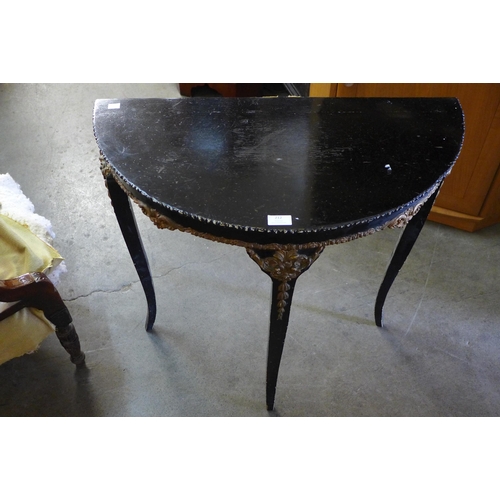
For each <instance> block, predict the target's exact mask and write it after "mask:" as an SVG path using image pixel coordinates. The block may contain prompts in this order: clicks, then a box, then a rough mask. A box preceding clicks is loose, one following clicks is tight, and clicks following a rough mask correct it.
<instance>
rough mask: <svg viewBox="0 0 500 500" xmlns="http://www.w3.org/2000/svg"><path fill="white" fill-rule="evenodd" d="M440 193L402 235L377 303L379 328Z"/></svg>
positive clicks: (380, 289) (426, 203)
mask: <svg viewBox="0 0 500 500" xmlns="http://www.w3.org/2000/svg"><path fill="white" fill-rule="evenodd" d="M438 192H439V189H436V191H434V193H433V194H432V195H431V196H430V197H429V198H428V199H427V200H426V202H425V203H424V204H423V205H422V207H421V208H420V210H419V211H418V212H417V213H416V214H415V215H414V216H413V217H412V218H411V219H410V220H409V221H408V224H407V225H406V227H405V229H404V231H403V233H402V234H401V237H400V239H399V242H398V244H397V246H396V249H395V250H394V253H393V255H392V258H391V261H390V263H389V266H388V267H387V271H386V273H385V277H384V280H383V281H382V284H381V285H380V288H379V291H378V295H377V299H376V301H375V323H376V325H377V326H380V327H381V326H383V322H382V309H383V307H384V302H385V299H386V297H387V294H388V293H389V290H390V288H391V286H392V284H393V283H394V280H395V279H396V276H397V275H398V273H399V271H400V270H401V268H402V267H403V264H404V263H405V261H406V258H407V257H408V255H409V254H410V252H411V249H412V248H413V245H414V244H415V241H417V238H418V235H419V234H420V231H421V230H422V228H423V227H424V224H425V221H426V220H427V216H428V215H429V212H430V211H431V208H432V205H433V204H434V200H435V199H436V196H437V194H438Z"/></svg>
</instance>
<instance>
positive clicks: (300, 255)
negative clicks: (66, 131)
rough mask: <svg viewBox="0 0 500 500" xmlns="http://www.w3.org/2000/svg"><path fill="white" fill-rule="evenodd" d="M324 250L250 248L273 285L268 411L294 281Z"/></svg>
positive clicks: (272, 405) (268, 366)
mask: <svg viewBox="0 0 500 500" xmlns="http://www.w3.org/2000/svg"><path fill="white" fill-rule="evenodd" d="M324 248H325V247H324V245H322V246H318V247H315V248H311V249H306V250H297V249H294V248H292V249H290V248H281V249H278V250H253V249H250V248H247V252H248V255H249V256H250V257H251V258H252V259H253V260H254V261H255V262H256V263H257V264H258V265H259V267H260V268H261V269H262V271H264V272H265V273H266V274H268V275H269V276H270V277H271V279H272V282H273V292H272V300H271V318H270V327H269V345H268V353H267V381H266V403H267V409H268V410H269V411H272V410H273V409H274V399H275V395H276V385H277V382H278V372H279V366H280V362H281V356H282V354H283V347H284V345H285V337H286V331H287V328H288V320H289V318H290V309H291V305H292V297H293V291H294V289H295V282H296V281H297V278H298V277H299V276H300V275H301V274H302V273H303V272H305V271H307V270H308V269H309V268H310V267H311V265H312V264H313V262H314V261H315V260H316V259H317V258H318V257H319V256H320V254H321V252H322V251H323V249H324Z"/></svg>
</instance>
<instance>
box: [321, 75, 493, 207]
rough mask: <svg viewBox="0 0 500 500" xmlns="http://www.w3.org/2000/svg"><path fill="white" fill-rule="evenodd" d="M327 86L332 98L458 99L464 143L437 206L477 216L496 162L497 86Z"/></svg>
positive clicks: (460, 84)
mask: <svg viewBox="0 0 500 500" xmlns="http://www.w3.org/2000/svg"><path fill="white" fill-rule="evenodd" d="M331 90H335V95H336V96H337V97H457V98H458V99H459V100H460V104H461V105H462V108H463V110H464V115H465V138H464V144H463V148H462V152H461V153H460V157H459V159H458V161H457V163H456V165H455V166H454V168H453V171H452V173H451V174H450V175H449V176H448V178H447V179H446V181H445V182H444V185H443V188H442V189H441V192H440V194H439V196H438V198H437V200H436V206H439V207H442V208H446V209H448V210H453V211H456V212H461V213H464V214H468V215H472V216H479V215H480V212H481V208H482V206H483V203H484V201H485V199H486V196H487V194H488V191H489V189H490V186H491V184H492V182H493V179H494V177H495V174H496V172H497V170H498V166H499V163H500V129H499V128H498V121H499V119H500V84H497V83H492V84H489V83H487V84H466V83H440V84H427V83H425V84H424V83H405V84H396V83H394V84H393V83H380V84H379V83H355V84H343V83H339V84H332V86H331ZM330 95H332V94H330Z"/></svg>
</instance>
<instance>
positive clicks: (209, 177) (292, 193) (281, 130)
mask: <svg viewBox="0 0 500 500" xmlns="http://www.w3.org/2000/svg"><path fill="white" fill-rule="evenodd" d="M116 102H120V108H119V109H108V104H110V103H116ZM94 130H95V135H96V139H97V142H98V145H99V148H100V149H101V151H102V152H103V153H104V155H105V156H106V158H107V159H108V161H109V162H110V164H111V165H112V167H113V168H114V169H115V170H116V172H117V173H118V174H119V175H120V176H121V177H123V178H124V179H125V180H126V181H127V183H128V184H129V185H130V187H131V191H133V192H134V194H135V195H136V196H139V197H142V198H143V199H144V200H145V201H147V202H148V203H149V204H151V205H153V206H155V207H156V208H160V209H161V210H163V211H164V212H165V213H166V214H167V215H169V216H171V217H172V218H174V220H177V221H178V222H180V223H182V224H185V225H189V226H191V227H195V226H198V227H197V229H200V230H204V231H206V232H211V233H213V234H214V235H216V236H217V235H219V236H223V237H230V238H236V239H238V238H239V239H243V240H246V241H253V240H255V239H256V238H259V239H260V240H261V241H262V242H264V243H266V242H270V241H276V242H290V243H297V242H303V241H304V242H305V241H314V240H318V238H317V236H314V235H312V234H311V231H319V232H320V233H322V234H323V235H324V236H325V237H327V236H329V237H338V236H342V235H344V234H348V233H349V232H352V230H350V229H349V228H348V227H347V224H348V223H350V222H353V221H359V220H361V221H363V223H362V224H361V225H360V226H359V227H358V229H360V228H364V227H366V228H368V227H369V226H370V225H371V224H375V223H378V222H379V221H380V220H383V219H384V218H388V217H390V215H389V214H393V213H394V211H395V210H396V211H397V210H400V209H401V207H404V206H405V205H408V204H410V203H411V202H412V201H413V200H414V199H415V198H417V197H418V196H419V195H420V194H421V193H424V192H426V190H429V189H430V188H431V187H432V186H434V185H435V184H436V182H438V181H439V180H440V179H442V178H443V177H444V176H445V175H446V174H447V173H448V171H449V170H450V168H451V167H452V165H453V163H454V161H455V159H456V157H457V155H458V153H459V151H460V147H461V143H462V139H463V131H464V128H463V114H462V109H461V107H460V104H459V102H458V101H457V100H456V99H453V98H429V99H410V98H408V99H401V98H399V99H379V98H368V99H360V98H354V99H351V98H337V99H322V98H280V99H277V98H274V99H273V98H240V99H235V98H194V99H123V100H120V101H117V100H98V101H96V104H95V109H94ZM386 165H389V167H390V175H388V170H387V168H386ZM274 214H279V215H291V216H292V221H293V225H292V226H287V227H281V228H278V229H279V231H278V234H276V233H275V231H274V230H275V229H276V228H275V227H268V226H267V216H268V215H274ZM193 216H196V217H201V219H202V221H201V222H200V221H199V220H198V218H196V219H194V217H193ZM377 221H378V222H377ZM232 226H236V227H232ZM254 233H256V234H254Z"/></svg>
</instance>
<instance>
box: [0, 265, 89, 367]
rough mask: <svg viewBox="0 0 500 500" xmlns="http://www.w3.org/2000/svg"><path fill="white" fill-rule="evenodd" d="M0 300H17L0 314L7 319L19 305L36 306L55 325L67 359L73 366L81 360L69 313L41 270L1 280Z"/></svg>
mask: <svg viewBox="0 0 500 500" xmlns="http://www.w3.org/2000/svg"><path fill="white" fill-rule="evenodd" d="M0 300H1V301H3V302H16V301H19V302H16V303H15V304H14V305H12V306H11V307H10V308H8V309H7V310H5V311H4V312H3V313H2V314H0V320H2V319H4V318H8V317H9V316H11V315H13V314H15V313H16V312H17V311H20V310H21V309H22V308H23V307H34V308H36V309H40V310H41V311H42V312H43V314H44V315H45V317H46V318H47V319H48V320H49V321H50V322H51V323H53V324H54V325H55V327H56V335H57V337H58V338H59V341H60V342H61V345H62V346H63V347H64V349H66V351H67V352H68V353H69V355H70V357H71V358H70V359H71V361H72V362H73V363H74V364H75V365H81V364H83V363H84V361H85V354H84V353H83V352H82V350H81V348H80V339H79V338H78V335H77V333H76V330H75V327H74V326H73V319H72V318H71V314H70V313H69V311H68V308H67V307H66V306H65V305H64V302H63V300H62V298H61V296H60V295H59V292H58V291H57V289H56V287H55V286H54V284H53V283H52V282H51V281H50V279H49V278H47V276H46V275H45V274H44V273H39V272H37V273H27V274H23V275H22V276H18V277H16V278H12V279H8V280H1V281H0Z"/></svg>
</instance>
